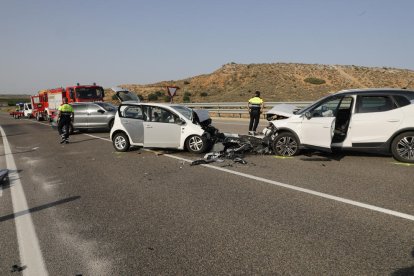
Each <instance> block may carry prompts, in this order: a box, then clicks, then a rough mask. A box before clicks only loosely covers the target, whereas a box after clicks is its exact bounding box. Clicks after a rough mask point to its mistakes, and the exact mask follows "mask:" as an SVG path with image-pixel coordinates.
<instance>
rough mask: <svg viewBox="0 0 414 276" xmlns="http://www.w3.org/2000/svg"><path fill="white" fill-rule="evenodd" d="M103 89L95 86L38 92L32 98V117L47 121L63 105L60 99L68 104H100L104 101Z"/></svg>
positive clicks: (78, 86)
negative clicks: (65, 99)
mask: <svg viewBox="0 0 414 276" xmlns="http://www.w3.org/2000/svg"><path fill="white" fill-rule="evenodd" d="M104 96H105V94H104V89H103V88H102V87H101V86H98V85H96V84H95V83H94V84H93V85H80V84H79V83H78V84H76V85H75V86H68V87H66V88H63V87H59V88H55V89H46V90H41V91H39V93H38V95H36V96H33V97H32V103H33V106H35V109H34V117H35V118H36V119H39V120H42V119H45V120H49V121H51V119H52V118H53V117H54V116H55V115H56V113H57V109H58V108H59V106H60V105H61V104H62V103H63V102H62V99H63V98H64V97H65V98H67V99H68V103H73V102H102V101H103V99H104Z"/></svg>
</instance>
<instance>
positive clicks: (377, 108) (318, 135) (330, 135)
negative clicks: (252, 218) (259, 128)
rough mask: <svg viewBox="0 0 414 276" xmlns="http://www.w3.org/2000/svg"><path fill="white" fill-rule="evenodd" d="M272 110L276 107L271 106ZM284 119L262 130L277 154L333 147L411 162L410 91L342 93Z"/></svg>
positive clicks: (413, 119)
mask: <svg viewBox="0 0 414 276" xmlns="http://www.w3.org/2000/svg"><path fill="white" fill-rule="evenodd" d="M276 109H277V108H276ZM276 109H275V110H273V111H272V112H273V113H274V114H276V115H278V114H279V115H280V116H282V117H284V119H281V120H280V119H279V120H273V121H271V122H270V125H269V127H267V128H266V129H264V131H263V132H264V134H265V135H271V137H272V140H273V150H274V152H275V153H276V154H278V155H283V156H293V155H296V154H298V153H299V151H300V149H303V148H308V149H317V150H323V151H331V150H333V149H340V150H354V151H356V150H357V151H365V152H381V153H388V154H389V153H390V154H392V156H393V157H394V158H395V159H396V160H398V161H401V162H408V163H414V91H410V90H405V89H391V88H390V89H384V88H382V89H354V90H344V91H340V92H338V93H336V94H333V95H330V96H327V97H325V98H322V99H320V100H319V101H317V102H315V103H314V104H312V105H310V106H309V107H306V108H304V109H302V110H299V111H297V112H293V110H291V111H292V112H291V113H290V112H286V111H287V110H286V109H285V110H282V112H283V113H281V112H279V113H278V112H277V110H276Z"/></svg>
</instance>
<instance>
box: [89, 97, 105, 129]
mask: <svg viewBox="0 0 414 276" xmlns="http://www.w3.org/2000/svg"><path fill="white" fill-rule="evenodd" d="M106 115H107V114H106V111H105V109H103V108H102V107H100V106H99V105H97V104H93V103H91V104H88V128H105V127H107V119H106V117H107V116H106Z"/></svg>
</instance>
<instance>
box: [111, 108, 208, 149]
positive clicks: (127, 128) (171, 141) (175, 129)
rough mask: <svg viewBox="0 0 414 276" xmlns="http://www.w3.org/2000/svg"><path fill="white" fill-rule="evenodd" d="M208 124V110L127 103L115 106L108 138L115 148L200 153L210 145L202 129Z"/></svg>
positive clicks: (206, 134)
mask: <svg viewBox="0 0 414 276" xmlns="http://www.w3.org/2000/svg"><path fill="white" fill-rule="evenodd" d="M205 122H206V123H205ZM210 123H211V119H210V118H209V116H208V111H205V112H204V113H203V112H201V113H195V112H194V111H193V110H192V109H190V108H188V107H186V106H183V105H179V104H162V103H142V102H141V103H133V102H127V103H122V104H121V105H120V106H119V107H118V111H117V113H116V115H115V121H114V125H113V127H112V129H111V133H110V137H111V140H112V141H113V145H114V148H115V150H117V151H127V150H128V149H129V148H130V146H131V145H132V146H141V147H147V148H173V149H187V150H188V151H190V152H193V153H202V152H205V151H207V150H208V149H209V147H210V146H211V143H210V133H209V132H208V131H206V130H205V129H206V127H208V125H209V124H210Z"/></svg>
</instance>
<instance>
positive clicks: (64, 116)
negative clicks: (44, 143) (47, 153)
mask: <svg viewBox="0 0 414 276" xmlns="http://www.w3.org/2000/svg"><path fill="white" fill-rule="evenodd" d="M62 100H63V104H62V105H61V106H59V108H58V118H57V123H58V131H59V135H60V137H61V139H62V140H61V141H60V143H61V144H63V143H66V144H69V128H70V124H71V122H72V121H73V119H74V117H75V114H74V112H73V107H72V106H71V105H69V104H68V98H63V99H62Z"/></svg>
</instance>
